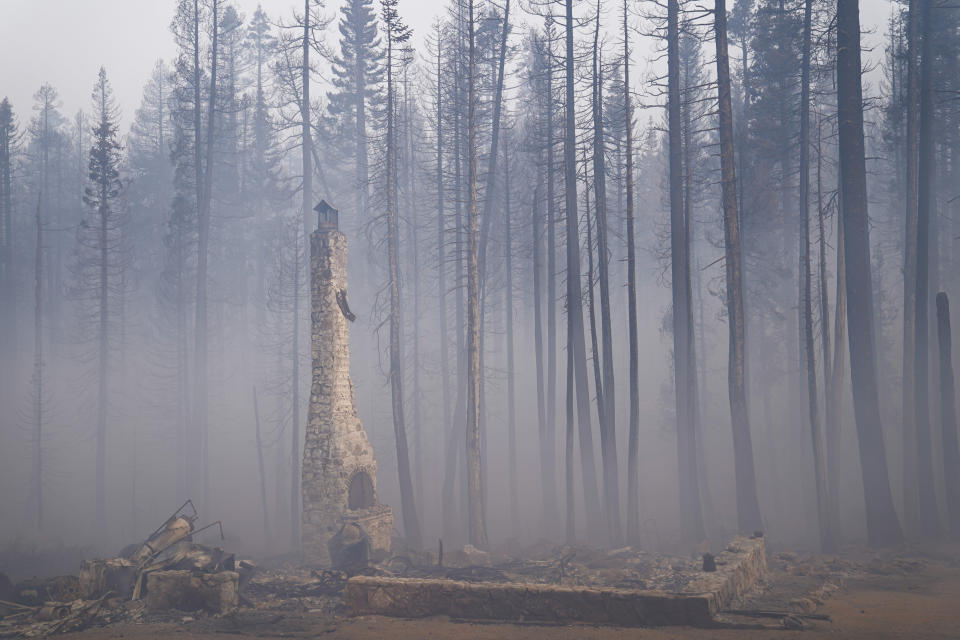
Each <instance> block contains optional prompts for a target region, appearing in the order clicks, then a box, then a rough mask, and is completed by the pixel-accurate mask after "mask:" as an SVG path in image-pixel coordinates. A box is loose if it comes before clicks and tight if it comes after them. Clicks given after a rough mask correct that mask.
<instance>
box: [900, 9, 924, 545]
mask: <svg viewBox="0 0 960 640" xmlns="http://www.w3.org/2000/svg"><path fill="white" fill-rule="evenodd" d="M919 2H920V0H910V3H909V9H908V13H907V16H908V21H909V26H908V30H909V35H908V40H907V94H906V97H907V141H906V147H907V148H906V155H907V167H906V171H907V182H906V199H907V206H906V229H905V234H904V239H903V360H902V366H903V376H902V377H903V382H902V385H901V393H902V401H901V406H902V411H903V414H902V426H903V450H902V455H903V458H902V460H903V464H902V473H903V521H904V524H905V527H906V530H907V533H908V534H910V533H911V530H912V528H913V527H916V526H917V524H918V523H919V522H920V517H919V498H920V490H919V488H918V485H917V423H916V420H917V409H916V403H915V401H914V398H915V394H916V379H915V375H914V372H915V369H914V367H915V366H916V339H917V335H916V313H917V297H916V286H917V187H918V179H919V175H920V174H919V170H918V167H917V158H918V152H919V151H918V150H919V135H918V129H919V123H920V84H919V68H918V67H919V64H918V62H919V59H920V58H919V46H920V16H919Z"/></svg>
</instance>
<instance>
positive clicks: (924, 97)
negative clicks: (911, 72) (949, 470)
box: [913, 0, 938, 537]
mask: <svg viewBox="0 0 960 640" xmlns="http://www.w3.org/2000/svg"><path fill="white" fill-rule="evenodd" d="M919 1H920V3H921V7H920V12H921V13H920V20H921V24H922V29H923V34H922V36H921V43H922V44H921V49H922V50H921V54H920V139H919V149H918V154H919V155H918V161H919V167H918V169H919V173H918V182H917V187H918V188H917V252H916V256H917V265H916V266H917V281H916V285H915V286H914V302H915V305H916V306H915V309H916V311H915V312H914V323H915V324H914V330H915V335H916V339H915V341H914V373H913V375H914V393H913V396H914V397H913V401H914V408H915V409H916V430H917V489H918V490H919V493H920V499H919V502H918V505H919V508H920V531H921V533H922V534H923V535H924V536H925V537H933V536H936V535H937V526H938V523H937V520H938V518H937V498H936V495H935V493H934V479H933V444H932V438H931V431H930V390H929V387H928V381H929V378H930V369H929V366H930V365H929V356H930V345H929V318H930V314H929V311H928V309H929V307H928V304H929V300H930V299H929V296H928V293H929V286H930V257H929V255H930V253H931V252H935V251H936V249H935V248H931V246H930V240H931V238H930V236H931V234H930V226H931V222H932V220H931V217H932V215H934V197H935V194H934V191H933V189H934V175H935V172H936V168H935V166H934V164H935V163H934V146H933V100H934V96H933V77H932V76H933V68H932V67H933V56H934V53H933V35H932V28H931V24H930V21H931V19H932V17H931V15H930V4H931V2H932V0H919ZM935 246H936V240H935V239H934V247H935Z"/></svg>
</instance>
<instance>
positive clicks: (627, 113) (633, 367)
mask: <svg viewBox="0 0 960 640" xmlns="http://www.w3.org/2000/svg"><path fill="white" fill-rule="evenodd" d="M627 27H628V25H627V0H623V103H624V117H625V119H626V123H625V127H626V132H627V140H626V147H627V148H626V155H627V161H626V164H627V169H626V172H627V238H626V242H627V325H628V329H627V330H628V334H629V343H630V344H629V350H630V365H629V366H630V431H629V436H628V437H629V444H628V452H627V541H628V542H630V543H636V542H637V540H638V538H639V536H640V469H639V466H640V460H639V458H640V357H639V347H638V337H637V275H636V271H637V269H636V263H637V258H636V243H635V240H634V228H633V111H632V107H631V100H630V34H629V31H628V28H627Z"/></svg>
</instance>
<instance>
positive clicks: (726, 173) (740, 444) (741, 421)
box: [713, 0, 843, 531]
mask: <svg viewBox="0 0 960 640" xmlns="http://www.w3.org/2000/svg"><path fill="white" fill-rule="evenodd" d="M841 1H843V0H841ZM713 17H714V20H715V29H716V34H715V35H716V38H715V41H716V47H717V94H718V102H719V116H720V167H721V185H722V191H723V221H724V246H725V263H726V287H727V322H728V325H729V330H730V356H729V368H728V373H727V375H728V386H729V395H730V422H731V425H732V427H733V455H734V466H735V467H736V468H735V470H734V473H735V476H736V486H737V525H738V526H739V528H740V530H741V531H752V530H754V529H757V528H759V527H760V526H761V519H760V504H759V502H758V500H757V482H756V476H755V473H754V467H753V445H752V444H751V437H750V412H749V407H748V406H747V394H746V385H745V383H744V377H745V372H744V369H745V366H746V362H745V357H744V351H745V342H746V340H745V338H744V314H743V273H742V266H741V260H742V253H741V249H740V212H739V209H738V204H737V178H736V170H735V167H734V150H733V110H732V107H731V104H730V63H729V58H728V56H727V9H726V3H725V0H716V3H715V7H714V16H713Z"/></svg>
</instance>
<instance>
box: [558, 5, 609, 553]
mask: <svg viewBox="0 0 960 640" xmlns="http://www.w3.org/2000/svg"><path fill="white" fill-rule="evenodd" d="M573 20H574V18H573V0H566V23H565V27H564V32H565V36H566V37H565V41H566V64H565V65H564V71H565V72H566V97H565V99H564V121H565V127H564V128H565V132H564V138H563V155H564V174H565V179H564V186H565V189H564V193H565V195H566V211H565V214H566V218H567V224H566V232H567V233H566V240H567V297H566V298H567V348H568V349H571V350H572V357H573V366H574V386H575V389H576V394H577V425H578V427H579V430H578V431H579V435H580V438H579V441H580V460H581V464H580V467H581V472H582V474H583V496H584V503H585V506H586V512H587V513H586V515H587V529H588V537H590V538H594V539H595V538H597V537H599V536H597V535H596V534H597V533H599V530H600V529H601V528H602V521H601V511H600V495H599V492H598V491H597V470H596V466H595V462H594V455H593V436H592V434H591V426H590V391H589V389H588V387H587V346H586V338H585V336H584V330H583V297H582V294H581V291H580V287H581V276H580V229H579V215H578V214H577V169H576V163H577V159H576V149H577V136H576V111H575V109H576V103H575V101H574V86H573V85H574V79H573V65H574V57H573Z"/></svg>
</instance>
